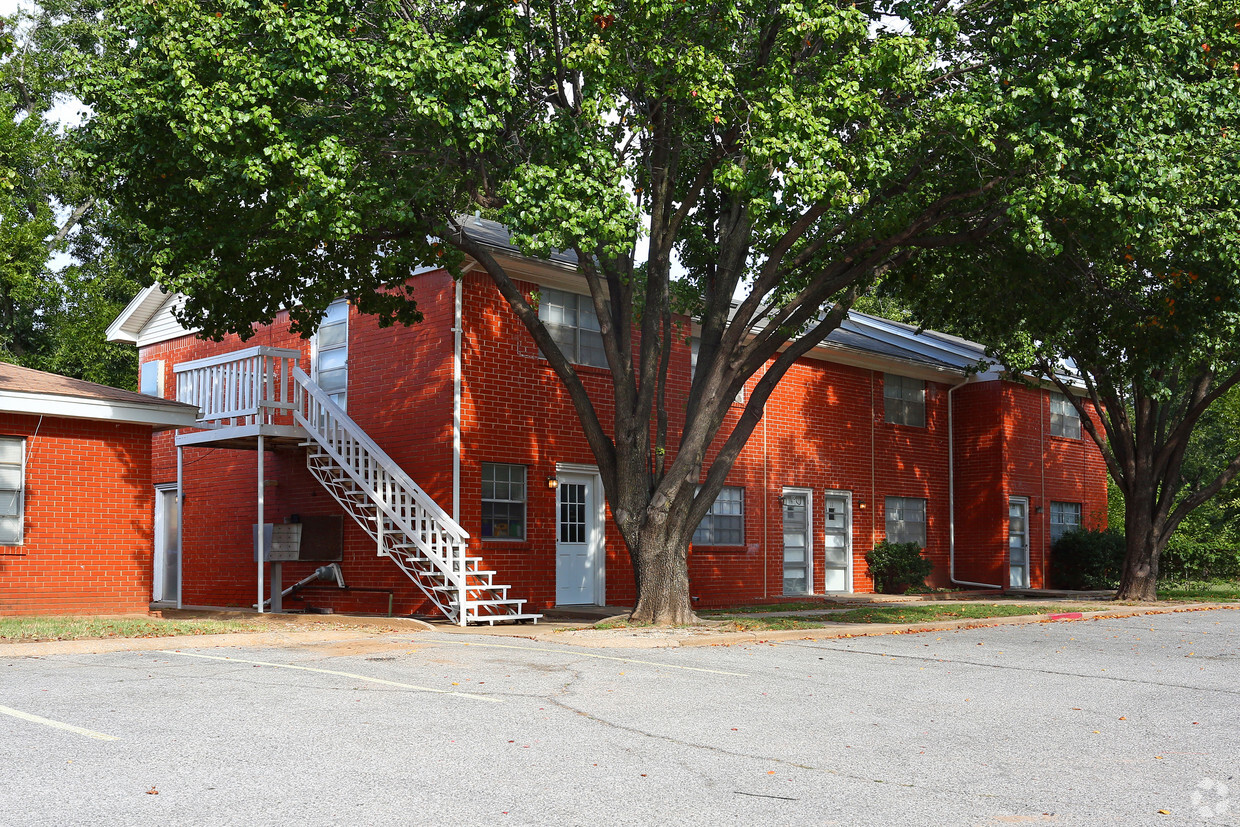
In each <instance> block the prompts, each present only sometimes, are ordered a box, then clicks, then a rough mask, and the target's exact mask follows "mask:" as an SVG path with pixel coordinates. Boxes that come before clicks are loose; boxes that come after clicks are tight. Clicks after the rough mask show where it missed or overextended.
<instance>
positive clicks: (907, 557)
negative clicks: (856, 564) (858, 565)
mask: <svg viewBox="0 0 1240 827" xmlns="http://www.w3.org/2000/svg"><path fill="white" fill-rule="evenodd" d="M865 561H866V563H868V564H869V567H870V575H871V576H872V577H873V578H874V589H875V591H878V592H882V593H883V594H905V593H908V592H923V591H925V590H926V578H927V577H929V576H930V572H932V571H933V570H934V564H933V563H931V562H930V561H929V560H927V559H926V558H925V557H923V556H922V554H921V546H919V545H918V544H917V543H889V542H887V541H886V540H883V541H882V542H880V543H879V544H878V545H876V546H874V548H872V549H871V550H870V551H868V552H866V555H865Z"/></svg>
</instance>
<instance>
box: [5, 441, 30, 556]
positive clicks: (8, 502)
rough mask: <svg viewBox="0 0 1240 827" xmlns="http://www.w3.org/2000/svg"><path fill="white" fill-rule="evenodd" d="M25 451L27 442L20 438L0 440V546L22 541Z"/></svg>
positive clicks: (13, 544) (19, 543) (16, 543)
mask: <svg viewBox="0 0 1240 827" xmlns="http://www.w3.org/2000/svg"><path fill="white" fill-rule="evenodd" d="M25 448H26V441H25V440H24V439H21V438H20V437H0V546H18V545H21V542H22V524H23V522H24V521H23V515H24V512H25V505H26V503H25V493H26V492H25V488H26V486H25V481H26V480H25V476H26V474H25V472H26V468H25Z"/></svg>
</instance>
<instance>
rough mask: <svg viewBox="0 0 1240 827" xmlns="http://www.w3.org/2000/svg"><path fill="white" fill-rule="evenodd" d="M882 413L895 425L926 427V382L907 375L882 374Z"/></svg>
mask: <svg viewBox="0 0 1240 827" xmlns="http://www.w3.org/2000/svg"><path fill="white" fill-rule="evenodd" d="M883 414H884V416H885V417H886V420H887V421H888V422H893V423H895V424H897V425H912V426H914V427H917V428H924V427H926V383H925V382H923V381H922V380H920V379H910V378H908V377H907V376H896V375H895V374H892V373H885V374H883Z"/></svg>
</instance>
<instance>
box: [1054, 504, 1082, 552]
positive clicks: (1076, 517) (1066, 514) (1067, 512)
mask: <svg viewBox="0 0 1240 827" xmlns="http://www.w3.org/2000/svg"><path fill="white" fill-rule="evenodd" d="M1080 527H1081V504H1080V503H1051V544H1052V545H1053V544H1054V543H1056V542H1058V541H1059V538H1060V537H1062V536H1064V535H1065V534H1067V533H1068V532H1069V531H1072V530H1073V529H1077V528H1080Z"/></svg>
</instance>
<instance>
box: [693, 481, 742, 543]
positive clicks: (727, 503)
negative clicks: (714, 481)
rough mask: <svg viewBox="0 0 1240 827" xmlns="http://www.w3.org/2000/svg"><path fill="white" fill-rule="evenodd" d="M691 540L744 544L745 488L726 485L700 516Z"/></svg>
mask: <svg viewBox="0 0 1240 827" xmlns="http://www.w3.org/2000/svg"><path fill="white" fill-rule="evenodd" d="M693 542H694V543H696V544H698V545H703V546H741V545H744V544H745V489H744V488H739V487H734V486H726V487H725V488H724V489H723V490H722V491H720V492H719V496H718V497H715V501H714V502H713V503H712V504H711V506H710V511H707V512H706V516H705V517H703V518H702V522H701V523H700V524H699V525H698V527H697V531H694V532H693Z"/></svg>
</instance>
